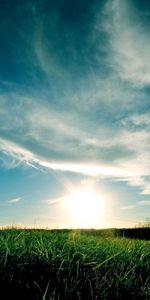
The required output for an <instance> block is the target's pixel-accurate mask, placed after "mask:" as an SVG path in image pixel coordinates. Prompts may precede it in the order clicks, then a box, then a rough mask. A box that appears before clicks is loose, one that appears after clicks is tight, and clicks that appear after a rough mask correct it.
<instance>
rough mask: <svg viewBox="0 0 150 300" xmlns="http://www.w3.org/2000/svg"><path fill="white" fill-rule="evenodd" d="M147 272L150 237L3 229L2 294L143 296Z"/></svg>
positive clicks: (149, 283) (148, 285)
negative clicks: (147, 238)
mask: <svg viewBox="0 0 150 300" xmlns="http://www.w3.org/2000/svg"><path fill="white" fill-rule="evenodd" d="M121 232H122V231H121ZM147 232H149V230H147ZM149 275H150V241H146V240H140V239H130V238H126V237H125V236H124V232H123V236H119V231H118V232H117V231H115V230H108V231H107V230H102V231H96V230H52V231H50V230H37V229H15V228H14V229H13V228H12V229H3V230H0V293H1V295H4V296H3V297H1V299H5V300H7V299H20V300H24V299H26V300H31V299H32V300H36V299H38V300H39V299H41V300H48V299H49V300H63V299H79V300H80V299H92V300H96V299H103V300H105V299H128V300H129V299H135V300H137V299H144V300H145V299H150V277H149Z"/></svg>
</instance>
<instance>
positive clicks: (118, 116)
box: [0, 0, 150, 228]
mask: <svg viewBox="0 0 150 300" xmlns="http://www.w3.org/2000/svg"><path fill="white" fill-rule="evenodd" d="M0 20H1V21H0V37H1V47H0V225H1V226H3V225H12V224H18V225H23V226H44V227H50V228H51V227H58V228H59V227H77V226H78V225H79V224H78V223H74V221H73V219H72V217H71V214H69V212H68V208H67V206H66V205H65V200H66V199H69V197H70V194H71V193H72V192H74V193H76V191H80V190H84V189H86V188H87V187H88V188H89V187H90V188H91V189H92V190H93V191H94V193H96V194H97V196H98V199H99V201H100V202H103V204H104V206H105V213H104V211H103V215H104V218H103V221H102V216H99V220H97V222H96V223H93V224H92V223H90V225H89V226H93V227H127V226H134V225H135V224H137V223H138V222H143V221H144V220H145V218H146V217H149V216H150V154H149V153H150V61H149V53H150V37H149V30H150V3H148V1H142V2H141V1H140V0H134V1H131V0H130V1H129V0H127V1H121V0H107V1H101V0H93V1H91V0H89V1H87V0H86V1H85V0H80V1H75V0H67V1H66V0H58V1H54V0H51V1H48V0H43V1H42V0H39V1H35V0H30V1H17V0H15V1H13V2H12V1H10V0H6V1H5V2H4V1H3V2H1V4H0ZM85 207H86V202H85ZM85 210H86V209H85ZM83 226H84V224H83ZM86 226H87V224H86Z"/></svg>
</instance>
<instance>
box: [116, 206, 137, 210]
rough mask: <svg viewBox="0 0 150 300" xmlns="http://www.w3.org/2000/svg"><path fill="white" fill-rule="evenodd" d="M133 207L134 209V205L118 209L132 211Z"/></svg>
mask: <svg viewBox="0 0 150 300" xmlns="http://www.w3.org/2000/svg"><path fill="white" fill-rule="evenodd" d="M135 207H136V205H126V206H122V207H121V208H120V209H122V210H128V209H133V208H135Z"/></svg>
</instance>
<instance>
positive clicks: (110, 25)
mask: <svg viewBox="0 0 150 300" xmlns="http://www.w3.org/2000/svg"><path fill="white" fill-rule="evenodd" d="M104 13H105V23H104V27H105V30H106V32H107V33H108V37H109V56H110V61H109V62H110V64H111V66H112V67H113V68H114V69H115V70H116V71H117V72H118V74H119V76H120V78H122V79H123V80H128V81H130V82H131V83H132V84H134V85H136V86H139V87H142V86H145V85H149V84H150V63H149V53H150V37H149V29H148V28H145V27H143V26H142V25H141V22H140V20H139V19H138V17H137V13H136V10H135V9H134V8H133V4H132V3H131V1H121V0H114V1H111V2H110V1H108V2H107V5H106V7H105V11H104Z"/></svg>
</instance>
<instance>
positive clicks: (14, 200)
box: [9, 197, 22, 204]
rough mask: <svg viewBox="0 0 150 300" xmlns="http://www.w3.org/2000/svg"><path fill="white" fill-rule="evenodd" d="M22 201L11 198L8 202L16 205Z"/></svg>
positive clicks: (20, 198)
mask: <svg viewBox="0 0 150 300" xmlns="http://www.w3.org/2000/svg"><path fill="white" fill-rule="evenodd" d="M21 200H22V197H19V198H13V199H11V200H9V203H12V204H13V203H18V202H20V201H21Z"/></svg>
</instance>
